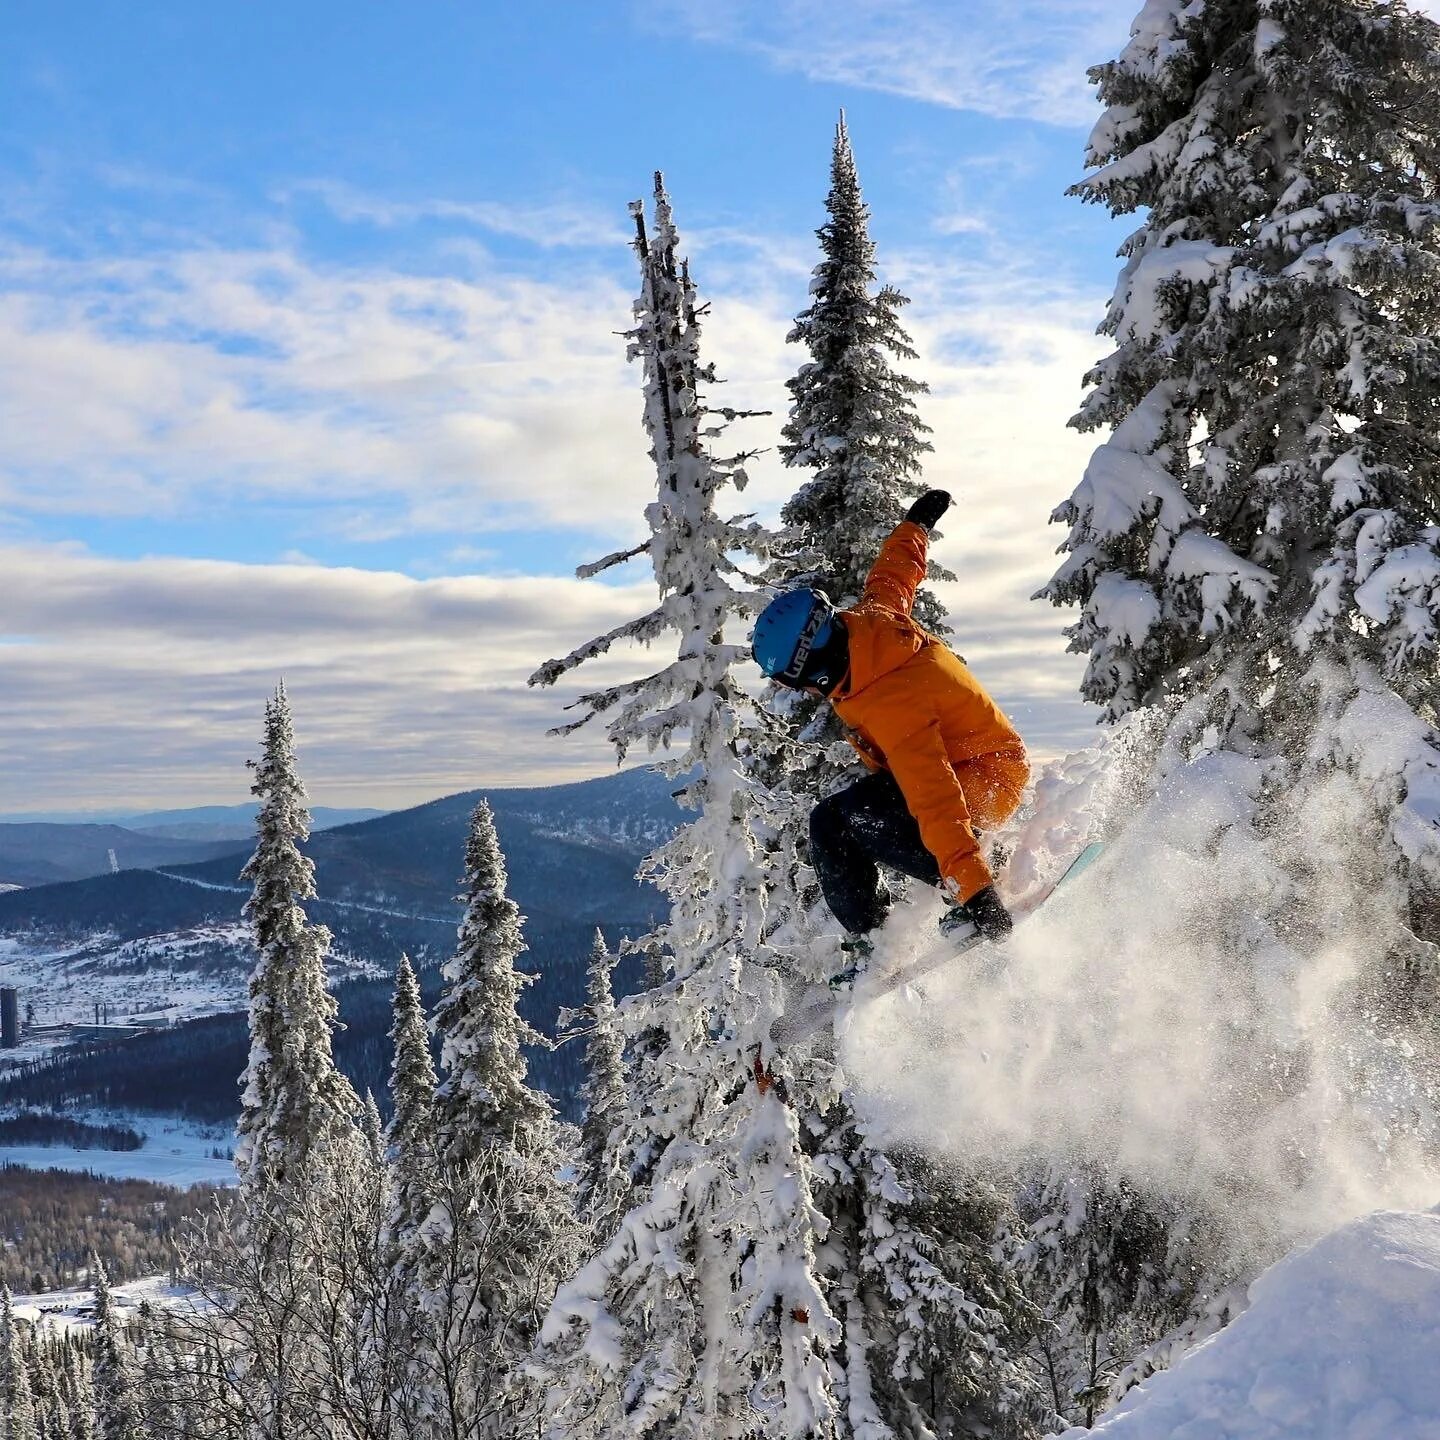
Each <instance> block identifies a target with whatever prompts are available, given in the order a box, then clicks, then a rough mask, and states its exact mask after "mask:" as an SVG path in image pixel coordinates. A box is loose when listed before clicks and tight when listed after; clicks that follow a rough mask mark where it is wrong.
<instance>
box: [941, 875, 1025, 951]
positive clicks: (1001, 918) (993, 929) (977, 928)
mask: <svg viewBox="0 0 1440 1440" xmlns="http://www.w3.org/2000/svg"><path fill="white" fill-rule="evenodd" d="M1014 928H1015V922H1014V921H1013V920H1012V919H1011V918H1010V912H1009V911H1008V910H1007V909H1006V908H1005V906H1004V904H1003V903H1002V901H1001V899H1000V897H999V896H998V895H997V894H996V893H995V887H994V886H993V885H987V886H986V887H985V888H984V889H983V890H981V891H980V892H979V894H977V895H972V896H971V897H970V899H969V900H967V901H966V902H965V903H964V904H963V905H952V906H951V907H950V908H949V909H948V910H947V911H946V912H945V913H944V914H943V915H942V916H941V917H940V933H941V934H942V935H943V936H944V937H945V938H946V939H947V940H951V941H954V942H955V943H956V944H957V945H960V944H964V943H965V942H966V941H967V940H970V939H971V938H972V937H975V936H978V937H979V938H980V939H981V940H990V941H992V942H993V941H998V940H1003V939H1005V937H1006V936H1007V935H1009V933H1010V932H1011V930H1013V929H1014Z"/></svg>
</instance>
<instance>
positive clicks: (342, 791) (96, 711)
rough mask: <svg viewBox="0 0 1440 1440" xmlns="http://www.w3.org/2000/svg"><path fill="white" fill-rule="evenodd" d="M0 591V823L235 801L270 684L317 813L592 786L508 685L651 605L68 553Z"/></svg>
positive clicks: (527, 695) (527, 584)
mask: <svg viewBox="0 0 1440 1440" xmlns="http://www.w3.org/2000/svg"><path fill="white" fill-rule="evenodd" d="M0 574H4V576H5V577H6V586H5V590H6V594H5V598H4V601H3V603H0V671H3V675H4V687H5V696H6V706H5V723H4V725H3V726H0V810H23V809H33V808H43V807H47V806H54V807H56V808H86V807H88V806H90V803H91V801H97V803H104V804H107V805H108V804H111V803H118V804H130V803H134V804H137V805H148V804H150V803H152V802H157V803H159V802H168V801H171V800H177V801H186V800H189V801H199V800H205V799H225V798H243V793H244V788H245V785H246V783H247V781H246V777H245V769H244V761H245V759H246V758H247V757H248V756H249V755H251V754H253V752H254V749H255V745H256V740H257V736H258V733H259V732H258V715H259V708H260V706H261V704H262V702H263V700H264V697H265V695H266V694H267V693H268V691H269V690H270V689H271V688H272V687H273V686H274V684H275V683H276V681H277V680H279V679H281V678H282V677H283V678H284V679H285V682H286V684H287V686H288V687H289V689H290V690H291V693H292V696H293V698H294V701H295V706H296V712H297V727H298V731H299V735H300V739H301V745H302V750H303V756H302V759H303V768H304V771H305V774H306V776H307V778H308V779H309V780H310V782H311V786H312V790H313V792H314V795H315V796H316V798H317V799H319V800H321V801H323V802H325V803H348V802H350V801H351V800H356V799H357V798H358V797H367V798H366V799H365V803H376V804H393V805H401V804H407V803H411V802H414V801H419V800H423V799H429V798H431V797H432V796H434V795H437V794H442V793H446V792H449V791H454V790H458V789H462V788H466V787H468V786H473V785H479V784H494V783H501V784H503V783H513V784H519V783H525V782H529V781H531V780H533V779H535V778H536V777H538V776H544V777H546V778H549V779H563V778H572V777H575V776H577V775H581V774H594V773H596V772H597V771H600V770H602V769H603V768H605V766H606V765H607V764H608V763H611V762H610V760H609V757H608V752H607V751H606V750H605V748H604V747H603V745H602V744H601V743H600V739H599V736H598V734H597V736H595V737H581V738H571V739H569V740H566V741H560V740H556V739H550V738H547V737H546V735H545V731H546V729H547V727H548V726H550V725H553V724H555V723H557V722H558V721H559V720H560V719H561V718H562V710H561V705H562V703H563V701H564V699H565V698H566V693H567V692H563V691H562V692H556V691H532V690H529V689H527V687H526V685H525V680H526V677H527V676H528V675H529V674H530V673H531V671H532V670H533V669H534V668H535V665H536V663H537V661H539V660H541V659H545V658H547V657H549V656H550V655H552V654H555V653H564V651H565V650H566V649H567V648H568V647H570V646H573V645H574V644H576V643H578V642H579V641H581V640H584V639H587V638H589V636H590V635H591V634H593V633H598V632H599V631H601V630H603V629H607V628H609V627H611V626H614V625H616V624H618V623H620V622H622V621H623V620H624V619H626V618H628V617H629V616H632V615H635V614H638V613H640V611H641V607H642V606H645V605H646V604H647V603H650V602H651V601H652V599H653V592H652V590H651V588H650V587H649V586H647V585H644V584H635V585H630V586H625V587H617V586H604V585H596V584H582V583H581V582H579V581H574V580H542V579H524V578H519V579H507V580H503V581H502V580H491V579H481V578H469V579H448V580H432V581H416V580H412V579H409V578H408V577H406V576H403V575H396V574H387V573H379V572H373V571H362V570H350V569H333V568H332V569H327V568H322V567H317V566H301V565H237V564H230V563H219V562H214V561H197V560H146V561H116V560H109V559H104V558H102V557H98V556H93V555H89V554H86V553H84V552H81V551H77V550H76V549H74V548H73V547H35V546H31V547H26V546H10V547H0ZM607 663H608V665H609V673H610V674H615V673H617V671H618V668H619V667H621V666H622V665H623V664H624V663H625V662H624V660H623V658H617V660H616V661H613V662H607ZM600 673H601V674H602V675H603V674H604V673H606V672H605V670H604V668H603V667H602V669H601V671H600Z"/></svg>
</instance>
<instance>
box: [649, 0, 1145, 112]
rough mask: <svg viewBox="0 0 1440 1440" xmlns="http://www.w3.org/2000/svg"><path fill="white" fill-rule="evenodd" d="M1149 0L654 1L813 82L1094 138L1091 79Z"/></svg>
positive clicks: (667, 12)
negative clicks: (1092, 69)
mask: <svg viewBox="0 0 1440 1440" xmlns="http://www.w3.org/2000/svg"><path fill="white" fill-rule="evenodd" d="M1139 8H1140V7H1139V4H1138V3H1137V0H1063V3H1056V0H996V3H990V4H973V3H972V4H963V5H947V4H939V3H933V0H929V3H927V0H841V3H838V4H836V3H828V0H775V3H761V0H651V13H652V16H654V17H657V18H658V17H661V16H663V17H664V18H665V19H666V20H671V21H673V20H679V21H681V22H683V23H684V24H685V25H686V26H687V27H688V28H689V30H690V33H691V34H692V35H693V36H694V37H695V38H696V39H699V40H703V41H709V42H712V43H715V44H720V45H726V46H730V47H732V48H736V49H740V50H744V51H748V52H750V53H752V54H756V55H759V56H762V57H763V58H764V59H766V60H767V61H769V62H770V63H771V64H772V65H774V66H775V67H776V68H778V69H781V70H786V71H793V72H796V73H798V74H800V75H803V76H804V77H805V78H806V79H809V80H819V81H826V82H829V83H832V84H837V85H854V86H859V87H861V88H864V89H870V90H881V91H885V92H886V93H888V94H892V95H901V96H904V97H906V98H907V99H911V100H919V101H923V102H926V103H929V104H933V105H943V106H946V107H947V108H950V109H955V110H969V111H975V112H978V113H980V114H982V115H990V116H994V117H997V118H999V119H1007V120H1008V119H1032V120H1042V121H1046V122H1049V123H1051V124H1055V125H1063V126H1084V127H1086V128H1088V127H1089V126H1090V125H1091V124H1093V123H1094V120H1095V117H1096V113H1097V112H1096V109H1095V101H1094V98H1093V96H1092V94H1091V92H1090V89H1089V86H1088V85H1087V83H1086V79H1085V71H1086V69H1087V67H1089V66H1090V65H1093V64H1096V63H1098V62H1099V61H1101V60H1103V59H1105V58H1106V57H1107V55H1109V54H1110V53H1112V52H1113V51H1114V49H1115V48H1116V41H1117V38H1123V37H1124V35H1125V33H1126V30H1127V28H1128V26H1129V23H1130V21H1131V20H1132V19H1133V18H1134V16H1135V14H1136V13H1137V11H1138V10H1139Z"/></svg>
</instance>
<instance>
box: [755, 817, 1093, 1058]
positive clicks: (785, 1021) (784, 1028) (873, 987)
mask: <svg viewBox="0 0 1440 1440" xmlns="http://www.w3.org/2000/svg"><path fill="white" fill-rule="evenodd" d="M1102 848H1103V847H1102V846H1101V845H1100V843H1099V841H1095V842H1094V843H1092V844H1090V845H1087V846H1086V847H1085V848H1084V849H1083V850H1082V851H1081V852H1080V853H1079V854H1078V855H1077V856H1076V857H1075V859H1074V860H1072V861H1071V862H1070V864H1069V865H1068V866H1067V867H1066V868H1065V870H1063V871H1062V872H1061V874H1060V876H1059V878H1058V879H1057V880H1056V881H1055V883H1054V884H1053V885H1051V886H1050V888H1049V889H1048V890H1046V891H1045V892H1044V893H1043V894H1042V895H1041V896H1040V898H1039V899H1038V900H1036V901H1035V903H1034V904H1033V905H1032V906H1031V907H1030V908H1029V909H1028V910H1027V911H1026V912H1025V914H1024V915H1023V916H1021V917H1020V919H1019V920H1018V921H1017V922H1016V923H1017V924H1021V925H1023V924H1024V923H1025V921H1026V920H1028V919H1029V918H1030V916H1031V915H1033V914H1034V913H1035V912H1036V911H1037V910H1038V909H1039V908H1040V907H1041V906H1042V905H1043V904H1044V903H1045V902H1046V901H1047V900H1048V899H1049V898H1050V897H1051V896H1052V895H1053V894H1054V893H1055V892H1056V891H1057V890H1058V889H1060V887H1061V886H1062V885H1068V884H1069V883H1070V882H1071V881H1072V880H1074V879H1075V878H1076V877H1077V876H1078V875H1082V874H1084V872H1085V871H1086V870H1088V869H1089V868H1090V867H1091V866H1092V865H1093V864H1094V863H1095V862H1096V860H1098V859H1099V858H1100V852H1101V849H1102ZM985 943H986V942H985V940H984V937H983V936H981V935H980V934H978V933H972V934H971V935H969V936H968V937H966V938H964V939H961V940H960V941H958V942H957V943H956V944H954V945H943V944H941V945H936V946H935V947H934V948H933V949H931V950H929V951H927V952H926V953H925V954H924V955H921V956H918V957H916V958H915V959H912V960H910V961H908V962H906V963H905V964H902V965H897V966H896V967H895V969H893V970H891V971H890V972H889V973H888V974H885V975H879V976H875V977H873V979H872V978H871V977H870V976H868V975H866V974H863V973H862V974H861V975H860V976H859V977H858V983H859V984H860V985H862V986H863V987H864V998H865V999H867V1000H870V999H874V998H876V997H877V996H880V995H889V994H892V993H893V992H894V991H896V990H899V989H901V988H902V987H904V986H906V985H912V984H914V983H915V981H917V980H919V979H921V978H922V977H923V976H925V975H928V974H930V972H931V971H933V970H938V969H939V968H940V967H941V966H942V965H948V964H950V963H951V962H952V961H953V960H955V959H956V958H957V957H958V956H960V955H963V954H964V953H965V952H966V951H967V950H974V949H976V948H977V947H978V946H981V945H983V944H985ZM854 995H855V987H854V986H853V985H850V986H847V987H845V988H844V989H841V990H829V991H827V992H826V993H825V995H824V996H823V997H822V998H821V999H818V1000H813V1001H811V1002H810V1003H809V1004H808V1005H802V1006H801V1007H800V1008H799V1009H798V1010H795V1011H793V1012H791V1013H789V1014H786V1015H781V1016H780V1017H779V1018H778V1019H777V1020H775V1021H774V1022H773V1023H772V1024H771V1026H770V1040H771V1042H772V1043H773V1044H775V1045H794V1044H795V1043H796V1042H797V1041H800V1040H807V1039H809V1037H810V1036H812V1035H813V1034H815V1032H816V1031H817V1030H819V1029H820V1028H821V1027H822V1026H823V1025H824V1024H825V1023H826V1022H827V1021H828V1020H829V1019H830V1018H831V1017H832V1016H833V1015H834V1013H835V1011H836V1008H837V1007H838V1006H840V1005H844V1004H847V1003H848V1002H850V1001H851V1000H852V999H853V998H854Z"/></svg>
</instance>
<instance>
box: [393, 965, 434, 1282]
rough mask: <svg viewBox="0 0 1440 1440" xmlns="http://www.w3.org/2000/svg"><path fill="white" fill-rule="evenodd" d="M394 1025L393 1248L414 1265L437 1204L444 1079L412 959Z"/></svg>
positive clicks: (401, 972) (400, 970) (402, 978)
mask: <svg viewBox="0 0 1440 1440" xmlns="http://www.w3.org/2000/svg"><path fill="white" fill-rule="evenodd" d="M394 1014H395V1019H394V1024H393V1025H392V1026H391V1029H390V1039H391V1041H392V1043H393V1045H394V1059H393V1061H392V1063H391V1067H390V1100H391V1105H392V1107H393V1112H392V1114H391V1118H390V1125H389V1127H388V1129H387V1130H386V1132H385V1145H386V1150H385V1159H386V1165H387V1167H388V1170H389V1174H390V1185H389V1196H390V1201H389V1215H388V1217H387V1220H386V1226H385V1235H386V1241H387V1244H388V1245H390V1246H391V1247H392V1253H393V1255H394V1260H395V1263H396V1264H397V1265H399V1266H401V1267H402V1268H406V1269H407V1270H408V1268H409V1267H410V1266H411V1265H412V1264H413V1262H414V1259H415V1256H416V1254H417V1251H416V1243H417V1237H418V1236H419V1234H420V1229H421V1226H422V1225H423V1224H424V1222H425V1219H426V1218H427V1217H428V1216H429V1214H430V1210H431V1208H432V1206H433V1204H434V1199H433V1194H434V1187H435V1154H436V1141H437V1134H436V1124H437V1122H436V1116H435V1091H436V1087H437V1085H438V1083H439V1082H438V1080H437V1077H436V1074H435V1062H434V1061H433V1059H432V1058H431V1055H430V1039H429V1027H428V1026H427V1025H426V1023H425V1010H424V1007H423V1006H422V1005H421V1003H420V982H419V980H418V979H417V978H416V976H415V970H414V967H413V966H412V965H411V963H410V957H409V956H408V955H401V957H400V964H399V966H398V967H397V969H396V972H395V1004H394Z"/></svg>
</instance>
